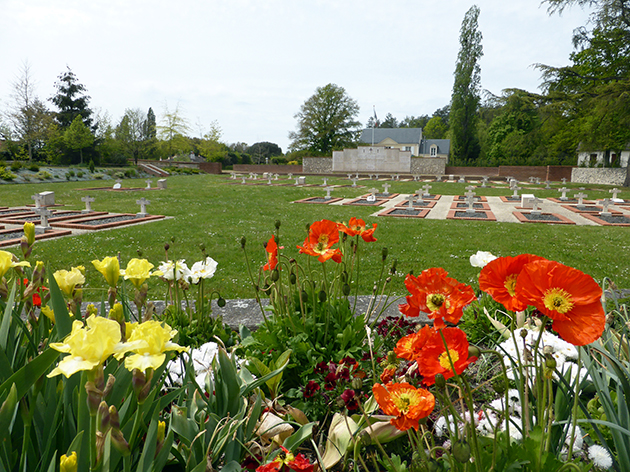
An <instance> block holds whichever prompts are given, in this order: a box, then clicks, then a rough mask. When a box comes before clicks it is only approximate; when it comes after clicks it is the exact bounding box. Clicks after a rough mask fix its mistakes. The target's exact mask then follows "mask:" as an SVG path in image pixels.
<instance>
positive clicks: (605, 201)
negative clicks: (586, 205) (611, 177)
mask: <svg viewBox="0 0 630 472" xmlns="http://www.w3.org/2000/svg"><path fill="white" fill-rule="evenodd" d="M610 205H612V202H611V201H610V199H609V198H604V199H603V200H602V211H600V212H599V214H600V215H601V216H610V215H611V213H610V212H609V211H608V207H609V206H610Z"/></svg>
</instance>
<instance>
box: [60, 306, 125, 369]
mask: <svg viewBox="0 0 630 472" xmlns="http://www.w3.org/2000/svg"><path fill="white" fill-rule="evenodd" d="M86 324H87V327H85V326H83V323H82V322H81V321H78V320H76V321H74V323H72V331H71V332H70V334H69V335H68V336H66V338H65V339H64V340H63V342H61V343H52V344H51V345H50V347H52V348H53V349H55V350H57V351H59V352H63V353H68V354H70V355H69V356H66V357H64V358H63V359H62V360H61V362H59V364H58V365H57V367H56V368H55V369H53V370H52V372H50V374H48V377H54V376H55V375H59V374H63V375H65V376H66V377H70V376H71V375H72V374H74V373H76V372H78V371H80V370H92V369H94V368H95V367H97V366H99V365H101V364H103V363H104V362H105V361H106V360H107V358H108V357H109V356H110V355H112V354H113V353H114V352H117V351H118V350H119V349H120V346H121V345H120V339H121V338H120V325H119V324H118V323H117V322H116V321H114V320H108V319H107V318H103V317H101V316H94V315H92V316H90V317H89V318H88V319H87V320H86Z"/></svg>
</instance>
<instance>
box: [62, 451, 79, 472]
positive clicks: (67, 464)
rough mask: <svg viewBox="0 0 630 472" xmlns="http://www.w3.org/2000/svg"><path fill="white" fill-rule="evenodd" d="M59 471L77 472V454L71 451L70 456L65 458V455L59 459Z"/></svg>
mask: <svg viewBox="0 0 630 472" xmlns="http://www.w3.org/2000/svg"><path fill="white" fill-rule="evenodd" d="M59 471H60V472H77V453H76V452H74V451H72V454H70V455H69V456H66V455H65V454H64V455H62V456H61V457H60V458H59Z"/></svg>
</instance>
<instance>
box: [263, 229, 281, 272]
mask: <svg viewBox="0 0 630 472" xmlns="http://www.w3.org/2000/svg"><path fill="white" fill-rule="evenodd" d="M265 251H267V263H266V264H265V265H264V266H263V270H274V269H275V268H276V266H277V265H278V244H276V240H275V236H274V235H272V236H271V239H270V240H269V241H268V242H267V245H266V246H265Z"/></svg>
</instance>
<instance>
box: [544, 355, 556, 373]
mask: <svg viewBox="0 0 630 472" xmlns="http://www.w3.org/2000/svg"><path fill="white" fill-rule="evenodd" d="M556 365H557V363H556V359H555V358H554V357H553V356H552V355H551V354H545V367H547V368H548V369H551V370H554V369H555V368H556Z"/></svg>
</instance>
